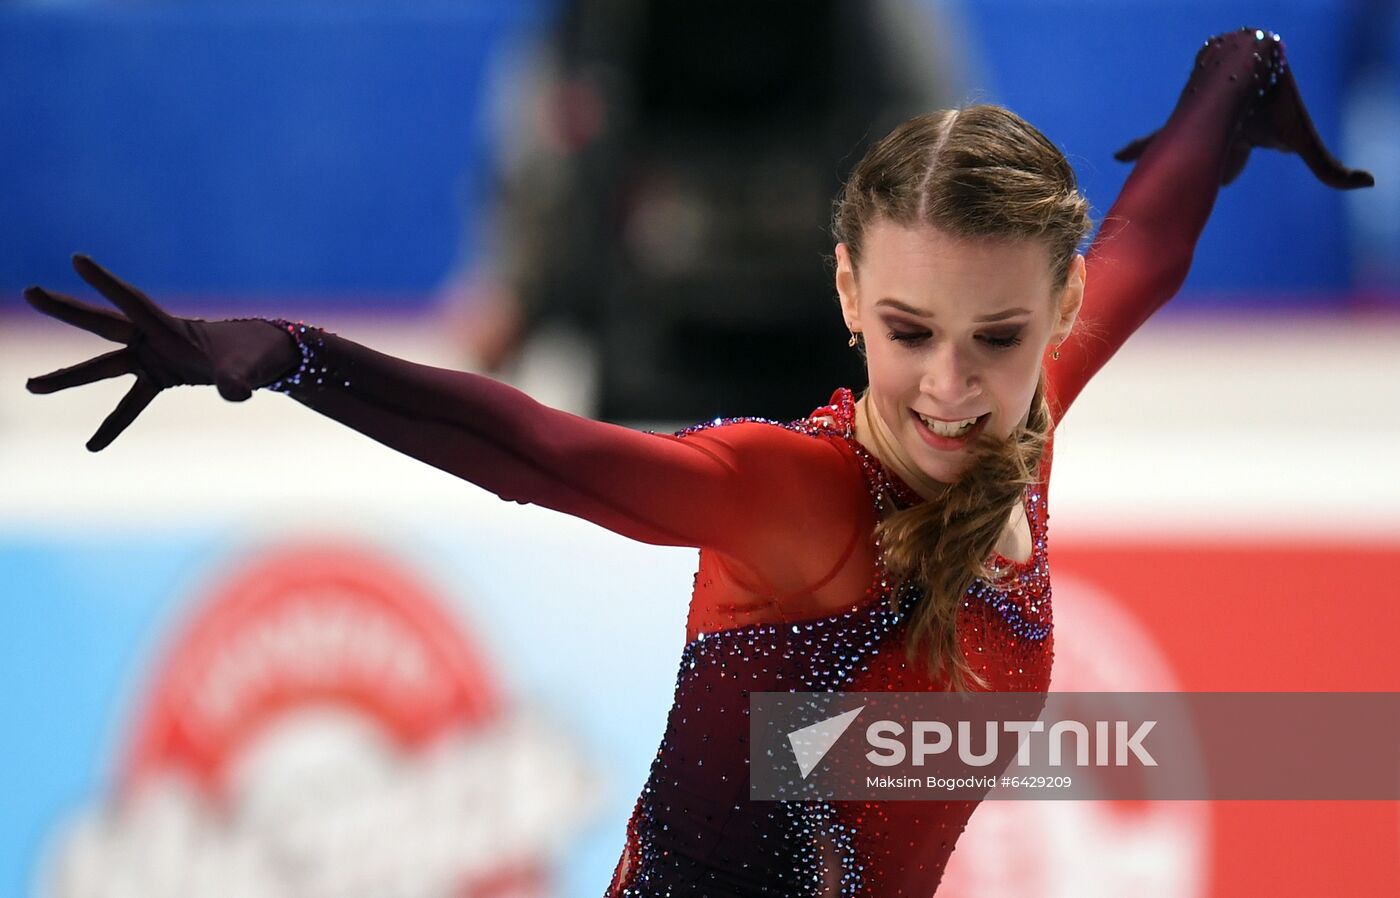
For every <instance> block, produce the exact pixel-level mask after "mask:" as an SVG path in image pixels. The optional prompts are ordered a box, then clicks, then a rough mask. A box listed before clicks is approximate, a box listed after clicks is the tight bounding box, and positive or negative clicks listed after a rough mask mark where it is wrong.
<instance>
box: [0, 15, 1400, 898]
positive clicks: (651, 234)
mask: <svg viewBox="0 0 1400 898" xmlns="http://www.w3.org/2000/svg"><path fill="white" fill-rule="evenodd" d="M1396 6H1397V4H1396V3H1393V2H1382V0H1366V2H1363V0H1354V2H1341V0H1286V2H1270V3H1267V4H1265V3H1249V2H1229V0H1227V2H1219V0H1215V2H1204V0H1201V2H1185V0H1183V2H1148V0H1117V2H1113V3H1103V2H1092V0H977V2H971V0H968V2H943V0H878V2H860V0H791V2H776V0H774V2H763V3H760V2H753V0H749V2H746V3H741V2H734V0H723V2H720V0H711V2H707V3H706V4H704V5H703V7H702V6H700V5H696V4H683V3H667V2H662V0H656V2H643V0H578V2H565V0H456V2H449V0H423V2H415V0H397V2H393V3H390V2H380V0H340V2H320V0H318V2H311V0H279V2H275V3H273V2H262V0H245V2H236V3H235V2H214V0H206V2H179V3H177V2H91V0H89V2H82V0H66V2H55V0H51V2H8V3H4V2H0V85H3V90H0V634H3V635H2V636H0V894H5V895H11V894H12V895H26V894H32V895H41V896H74V898H77V896H109V895H111V896H116V895H129V894H142V895H171V896H174V895H180V896H192V898H193V896H202V895H212V894H235V895H243V894H259V895H276V896H287V898H293V896H310V895H316V896H322V895H324V896H352V895H375V896H386V895H405V896H408V895H422V896H430V895H463V896H476V898H486V896H491V898H506V896H514V898H524V896H588V895H598V894H601V892H602V891H603V890H604V888H605V886H606V885H607V882H608V880H609V878H610V876H611V873H612V869H613V866H614V864H615V863H616V861H617V858H618V855H619V854H620V852H621V848H622V844H623V830H624V826H625V823H626V819H627V817H628V815H629V813H630V812H631V810H632V806H633V803H634V802H635V800H636V796H637V793H638V791H639V789H640V787H641V785H642V783H643V781H644V780H645V778H646V773H647V769H648V765H649V763H650V761H651V759H652V757H653V756H654V754H655V750H656V745H657V742H658V740H659V738H660V734H661V730H662V724H663V721H664V718H665V713H666V710H667V708H668V707H669V706H670V701H671V689H672V686H673V684H674V678H675V664H676V659H677V658H678V656H679V653H680V650H681V648H682V644H683V638H684V621H685V612H686V608H685V597H686V596H687V595H688V594H689V589H690V586H691V576H692V575H693V573H694V569H695V568H694V565H695V553H694V552H693V551H690V550H680V549H658V548H654V547H648V546H642V545H640V544H634V543H630V542H628V541H626V540H623V539H621V538H620V537H616V536H614V535H612V534H610V533H607V532H605V531H602V530H601V529H599V528H596V527H593V526H592V525H589V524H586V523H583V522H580V521H576V520H573V519H569V518H565V517H563V516H561V515H557V514H554V513H551V512H547V511H542V510H540V509H537V508H533V507H528V506H527V507H521V506H517V505H514V504H507V503H503V502H500V501H499V500H497V499H495V498H494V497H493V496H491V495H489V494H487V493H485V492H483V491H481V490H479V489H477V488H476V487H474V486H472V485H470V484H467V483H464V482H461V481H456V480H453V479H452V478H450V477H448V476H447V475H445V474H442V473H440V472H438V471H436V470H432V469H428V468H426V466H422V465H419V464H418V463H416V462H412V461H410V460H408V459H405V458H401V457H397V456H394V455H393V454H391V453H389V452H387V451H386V450H384V449H383V448H382V447H380V446H378V445H377V444H373V443H371V442H369V441H368V440H365V439H363V438H361V437H359V436H358V435H357V434H354V433H352V432H349V431H344V430H342V429H341V428H340V427H339V425H336V424H334V423H332V422H329V421H326V420H322V419H319V418H317V417H316V416H314V415H312V414H310V413H309V412H308V411H307V410H306V409H304V408H303V407H301V406H299V405H297V404H296V403H292V402H289V401H288V400H286V399H285V398H284V397H280V396H275V395H258V396H256V397H254V399H253V400H251V401H250V402H248V403H245V404H242V405H231V404H227V403H223V402H220V401H218V400H217V397H215V396H214V394H213V393H212V392H211V391H207V390H176V391H171V392H169V393H167V394H163V395H162V396H161V397H160V399H159V400H158V401H157V402H156V403H154V404H153V406H152V407H151V408H150V409H149V410H148V411H147V412H146V413H145V414H143V416H142V418H141V420H140V421H139V422H138V423H137V424H136V425H135V426H134V427H133V428H132V429H131V430H130V431H128V432H127V433H126V434H124V435H123V436H122V437H121V438H120V439H118V440H117V442H116V443H114V444H113V446H112V447H111V448H109V449H108V450H106V451H104V452H103V453H102V454H101V455H100V456H91V455H89V454H88V453H87V452H86V451H85V450H84V449H83V445H82V444H83V441H84V440H85V439H86V438H87V437H88V436H89V435H90V434H91V433H92V431H93V430H95V429H96V427H97V425H98V424H99V423H100V421H101V420H102V418H103V416H104V415H106V414H107V413H108V411H110V409H111V408H112V407H113V406H114V405H115V404H116V402H117V400H118V398H119V397H120V395H121V394H122V393H123V392H124V391H125V389H126V384H125V383H123V382H106V383H102V384H96V385H92V386H89V387H85V388H83V389H80V390H74V391H69V392H66V393H62V394H59V395H56V396H48V397H37V396H31V395H29V394H28V393H26V392H25V391H24V389H23V381H24V378H26V377H28V376H33V375H35V374H39V373H42V372H45V371H49V370H52V369H54V368H58V367H62V366H64V365H68V364H72V363H73V362H75V361H77V360H80V359H83V358H87V357H89V356H90V355H93V354H96V352H98V351H102V345H101V342H100V341H99V340H98V339H97V338H95V337H91V336H89V335H86V334H83V333H79V332H76V331H73V330H72V329H71V328H65V327H63V326H62V325H60V324H58V323H56V322H52V321H49V320H46V319H42V318H41V317H40V316H38V315H35V314H34V313H33V312H32V311H30V310H29V309H28V307H27V306H25V305H24V303H23V301H22V299H21V297H20V292H21V290H22V289H23V287H24V286H26V285H28V284H31V283H40V284H44V285H45V286H47V287H49V288H51V289H54V290H58V291H62V292H70V293H75V294H78V295H80V296H87V295H90V291H88V290H87V289H86V288H85V287H84V286H83V285H82V284H81V283H80V282H79V281H78V279H77V277H76V276H75V275H73V274H72V272H71V270H70V268H69V267H68V256H69V254H70V253H72V252H74V251H82V252H86V253H88V254H90V255H92V256H93V257H94V258H96V259H97V260H98V261H100V262H102V263H103V264H105V265H107V266H109V267H110V268H112V269H113V270H114V271H115V272H117V273H118V274H119V275H121V276H123V277H125V278H127V279H128V280H130V281H132V282H133V283H135V284H137V285H139V286H141V287H142V288H143V289H145V290H146V291H147V292H148V293H150V294H151V295H152V296H153V297H155V298H156V299H157V301H159V302H161V303H162V304H164V305H165V306H166V307H167V308H170V309H171V310H172V311H174V312H176V313H177V314H185V315H199V316H203V317H209V318H214V317H236V316H250V315H263V316H269V317H286V318H290V319H294V320H295V319H298V318H304V319H306V320H307V321H311V322H314V323H317V324H320V325H322V326H324V327H327V328H329V329H331V330H334V331H336V332H338V333H341V334H343V335H345V336H348V337H350V338H352V339H355V340H357V341H359V342H362V343H367V344H369V345H372V346H374V347H375V348H378V349H381V350H383V351H386V352H390V353H393V354H396V355H402V356H406V357H410V358H414V359H416V360H420V361H424V362H428V363H431V364H437V365H442V366H446V367H454V368H463V369H471V370H477V371H483V372H487V373H491V374H493V375H495V376H498V377H501V378H503V379H505V380H508V381H510V382H512V383H515V384H516V385H518V386H520V387H522V388H524V389H526V390H527V391H528V392H530V393H531V394H532V395H534V396H535V397H536V398H538V399H540V400H541V401H544V402H546V403H549V404H553V405H556V406H559V407H563V408H567V409H570V410H573V411H576V412H578V413H580V414H586V415H591V416H594V417H599V418H603V419H606V420H609V421H615V422H619V423H624V424H628V425H631V426H640V427H646V428H649V429H656V430H665V429H674V428H677V427H680V426H683V425H685V424H689V423H693V422H695V421H699V420H704V419H709V418H712V417H715V416H717V415H725V416H735V415H762V416H765V417H769V418H774V419H781V420H786V419H791V418H795V417H799V416H802V415H805V414H806V413H807V412H809V411H810V410H811V409H813V408H815V407H816V406H818V405H821V404H823V403H824V402H825V401H826V399H827V397H828V396H830V394H831V391H832V390H833V389H834V388H836V387H838V386H843V385H849V386H853V387H860V386H862V385H863V381H862V379H861V369H860V367H859V364H858V357H857V356H855V354H854V353H853V352H851V351H850V350H847V349H846V347H845V336H846V334H845V331H844V328H843V327H842V326H841V321H840V316H839V313H838V310H837V306H836V302H835V298H834V291H833V289H832V287H831V285H830V273H829V269H828V268H827V266H826V262H825V261H824V256H825V255H827V254H829V253H830V252H831V245H830V240H829V236H828V234H827V232H826V224H827V217H828V214H829V207H830V202H831V199H832V197H833V195H834V193H835V191H836V189H837V187H838V186H839V184H840V183H841V179H842V177H843V176H844V174H845V173H846V172H847V171H848V169H849V167H850V166H851V165H853V164H854V162H855V161H856V160H857V159H858V158H859V156H860V154H861V152H862V151H863V149H864V147H865V145H866V144H867V143H868V142H869V140H871V139H873V138H875V137H878V136H880V135H881V134H883V133H884V132H885V131H886V130H888V128H889V127H890V126H892V125H893V124H894V123H896V122H898V121H899V120H901V119H903V118H905V117H907V116H909V115H912V114H915V113H917V112H920V111H925V110H928V109H933V108H938V107H940V106H945V105H950V104H955V103H963V102H982V101H986V102H997V103H1002V104H1005V105H1007V106H1010V107H1011V108H1012V109H1014V110H1016V111H1017V112H1018V113H1020V114H1021V115H1023V116H1025V117H1026V118H1027V119H1029V120H1030V121H1032V122H1034V123H1035V124H1036V125H1037V126H1039V127H1040V128H1041V129H1042V130H1043V131H1044V132H1045V133H1046V134H1047V135H1049V136H1050V137H1051V139H1053V140H1055V141H1056V142H1057V143H1058V144H1059V145H1060V146H1061V147H1062V148H1063V149H1064V150H1065V152H1066V153H1067V154H1068V156H1069V158H1070V160H1071V162H1072V163H1073V164H1074V166H1075V168H1076V170H1077V171H1078V173H1079V176H1080V179H1081V183H1082V185H1083V187H1084V189H1085V191H1086V193H1087V194H1088V196H1089V198H1090V200H1091V202H1092V203H1093V205H1094V209H1095V216H1096V218H1101V217H1102V215H1103V214H1104V213H1105V212H1106V211H1107V210H1108V208H1109V206H1110V205H1111V204H1112V202H1113V199H1114V197H1115V196H1116V194H1117V191H1118V189H1119V188H1120V187H1121V185H1122V183H1123V180H1124V179H1125V178H1126V176H1127V174H1128V171H1129V169H1128V168H1127V167H1126V166H1124V165H1121V164H1119V163H1116V162H1114V161H1113V159H1112V154H1113V151H1114V150H1116V149H1117V148H1119V147H1120V146H1122V145H1123V144H1125V143H1127V142H1128V141H1129V140H1131V139H1133V138H1135V137H1137V136H1140V135H1142V134H1145V133H1148V132H1150V131H1151V130H1153V129H1154V128H1156V127H1158V126H1159V125H1160V124H1161V123H1162V121H1163V120H1165V118H1166V116H1167V114H1168V113H1169V112H1170V110H1171V108H1172V106H1173V104H1174V103H1175V100H1176V97H1177V93H1178V92H1179V90H1180V89H1181V86H1182V84H1183V83H1184V82H1185V78H1186V75H1187V73H1188V72H1189V68H1190V64H1191V60H1192V58H1193V56H1194V54H1195V52H1196V49H1197V47H1198V46H1199V45H1200V43H1201V41H1202V40H1204V39H1205V38H1206V37H1208V36H1209V35H1211V34H1214V33H1218V32H1221V31H1226V30H1229V29H1232V28H1235V27H1239V26H1241V25H1246V24H1247V25H1251V26H1254V25H1258V26H1262V27H1268V28H1271V29H1273V30H1275V31H1278V32H1279V33H1281V34H1282V35H1283V38H1284V40H1285V41H1286V42H1287V45H1288V53H1289V58H1290V60H1291V63H1292V65H1293V68H1294V71H1295V74H1296V76H1297V80H1298V83H1299V85H1300V88H1301V91H1302V94H1303V97H1304V99H1305V101H1306V102H1307V104H1308V108H1309V110H1310V112H1311V114H1312V117H1313V119H1314V121H1315V122H1316V124H1317V127H1318V130H1319V131H1320V133H1321V134H1322V135H1323V138H1324V140H1325V141H1326V142H1327V143H1328V145H1329V146H1330V147H1331V148H1332V149H1333V150H1334V152H1335V153H1336V154H1337V155H1338V156H1339V157H1340V158H1341V159H1342V160H1343V161H1344V162H1345V163H1347V164H1348V165H1351V166H1354V167H1360V168H1366V169H1369V170H1370V171H1372V172H1373V173H1374V174H1375V176H1376V180H1377V186H1376V187H1375V188H1374V189H1372V190H1366V191H1358V192H1355V193H1351V194H1342V193H1338V192H1335V191H1329V190H1326V189H1324V188H1323V187H1322V186H1321V185H1320V184H1318V183H1317V182H1316V181H1315V180H1313V178H1312V176H1311V175H1310V174H1309V172H1308V171H1307V169H1306V168H1305V166H1303V165H1302V164H1301V163H1300V162H1299V161H1298V160H1297V159H1296V158H1294V157H1289V156H1283V155H1281V154H1277V153H1272V152H1265V151H1256V152H1255V153H1254V155H1253V158H1252V159H1251V160H1250V163H1249V166H1248V167H1247V169H1246V170H1245V172H1244V174H1243V175H1242V176H1241V177H1240V178H1239V180H1238V181H1237V182H1236V183H1234V184H1232V185H1231V186H1230V187H1228V188H1227V189H1225V190H1224V191H1223V192H1222V193H1221V196H1220V199H1219V201H1218V203H1217V205H1216V209H1215V212H1214V214H1213V217H1212V219H1211V221H1210V224H1209V225H1208V226H1207V228H1206V231H1205V233H1204V235H1203V237H1202V240H1201V243H1200V246H1199V249H1198V251H1197V253H1196V257H1195V261H1194V265H1193V269H1192V272H1191V275H1190V277H1189V278H1188V280H1187V282H1186V284H1185V286H1184V288H1183V290H1182V292H1181V294H1180V295H1179V296H1178V297H1177V298H1176V299H1174V300H1173V301H1172V303H1171V304H1170V305H1169V306H1168V308H1167V309H1165V310H1164V311H1163V312H1162V313H1160V314H1159V315H1158V316H1157V317H1156V318H1155V319H1154V320H1153V321H1151V322H1150V323H1149V324H1148V325H1147V326H1146V327H1145V328H1144V329H1143V330H1142V332H1141V333H1140V334H1138V335H1137V336H1135V337H1134V339H1133V341H1132V342H1131V343H1130V344H1129V345H1128V347H1127V348H1126V349H1124V350H1123V351H1122V352H1121V353H1120V355H1119V356H1118V357H1117V358H1115V360H1114V361H1113V362H1112V363H1111V365H1110V366H1109V367H1108V368H1107V369H1106V370H1105V372H1104V373H1103V374H1102V375H1100V377H1099V378H1098V379H1097V380H1096V381H1095V382H1094V383H1093V384H1092V385H1091V386H1090V387H1089V388H1088V389H1087V390H1086V392H1085V394H1084V396H1083V397H1082V398H1081V399H1080V400H1079V403H1078V404H1077V405H1076V407H1075V410H1074V412H1073V414H1071V415H1070V416H1069V417H1068V419H1067V421H1066V423H1065V425H1064V426H1063V428H1062V429H1061V431H1060V433H1059V435H1058V436H1057V442H1056V468H1055V470H1056V476H1055V484H1054V490H1053V498H1054V502H1053V505H1052V509H1053V514H1052V519H1051V530H1052V533H1053V534H1054V545H1055V551H1054V553H1053V564H1054V567H1055V590H1056V592H1055V603H1056V668H1055V676H1054V688H1055V689H1058V690H1070V691H1073V690H1081V691H1087V690H1154V691H1155V690H1172V689H1192V690H1202V691H1226V690H1308V691H1312V690H1337V691H1351V690H1383V691H1395V690H1400V662H1397V661H1396V660H1395V657H1394V653H1393V643H1392V642H1391V639H1392V635H1391V634H1393V633H1395V632H1397V628H1400V585H1397V583H1396V580H1395V578H1394V577H1393V576H1392V574H1391V572H1393V571H1394V570H1396V565H1397V563H1400V476H1397V474H1396V467H1395V465H1396V448H1395V447H1396V446H1397V445H1400V15H1397V10H1396ZM1343 762H1344V761H1343V760H1341V759H1333V758H1319V759H1318V764H1320V765H1321V764H1333V763H1343ZM1397 775H1398V776H1400V759H1397ZM945 892H946V893H947V894H948V895H950V896H957V895H962V894H975V895H978V896H979V898H997V896H1013V895H1014V896H1061V895H1064V896H1069V895H1073V896H1095V895H1103V896H1110V895H1112V896H1119V895H1125V894H1131V895H1135V896H1181V898H1197V896H1200V898H1207V896H1235V895H1255V894H1261V893H1263V894H1272V895H1300V896H1301V895H1316V894H1348V895H1394V894H1397V892H1400V807H1397V805H1396V803H1393V802H1357V803H1349V804H1343V803H1319V802H1312V803H1283V802H1276V803H1250V802H1232V803H1216V804H1205V803H1184V802H1160V803H1150V804H1135V803H1107V802H1105V803H1051V802H1046V803H1029V802H1026V803H1009V802H1003V803H988V804H986V805H984V806H983V807H982V808H980V809H979V810H978V812H977V814H976V815H975V816H974V817H973V821H972V824H971V825H970V827H969V830H968V833H967V835H966V836H965V837H964V839H963V840H962V841H961V842H960V843H959V848H958V851H957V853H956V854H955V856H954V861H953V863H952V866H951V867H950V869H949V873H948V878H947V881H946V885H945V888H944V889H941V890H940V892H939V894H940V895H942V894H944V893H945Z"/></svg>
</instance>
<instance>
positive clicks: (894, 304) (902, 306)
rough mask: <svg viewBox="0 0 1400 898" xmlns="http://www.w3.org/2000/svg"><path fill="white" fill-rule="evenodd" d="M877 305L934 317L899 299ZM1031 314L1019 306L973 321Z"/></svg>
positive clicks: (980, 321) (883, 301) (1028, 310)
mask: <svg viewBox="0 0 1400 898" xmlns="http://www.w3.org/2000/svg"><path fill="white" fill-rule="evenodd" d="M875 305H877V306H889V307H890V308H892V309H898V310H899V311H901V312H904V313H906V314H909V315H913V316H914V317H915V318H932V317H933V313H932V312H928V311H925V310H924V309H916V308H914V307H913V306H911V305H909V304H908V303H903V302H900V301H899V300H897V299H888V298H886V299H882V300H880V301H879V302H877V303H875ZM1030 313H1031V310H1030V309H1023V308H1021V307H1020V306H1017V307H1016V308H1014V309H1003V310H1001V311H1000V312H993V313H992V314H990V315H983V316H982V317H980V318H974V319H972V320H973V321H975V322H977V323H979V324H981V323H984V322H989V321H1002V320H1004V319H1006V318H1013V317H1015V316H1017V315H1029V314H1030Z"/></svg>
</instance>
